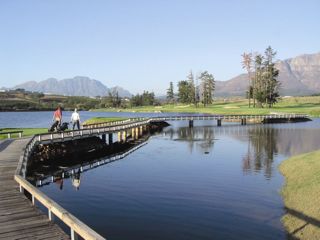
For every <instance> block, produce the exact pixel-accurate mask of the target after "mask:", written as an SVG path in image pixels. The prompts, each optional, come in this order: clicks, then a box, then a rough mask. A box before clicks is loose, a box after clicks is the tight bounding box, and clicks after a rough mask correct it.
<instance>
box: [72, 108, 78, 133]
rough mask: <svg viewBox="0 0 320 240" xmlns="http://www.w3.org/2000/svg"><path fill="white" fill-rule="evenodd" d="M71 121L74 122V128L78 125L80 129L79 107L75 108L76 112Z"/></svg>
mask: <svg viewBox="0 0 320 240" xmlns="http://www.w3.org/2000/svg"><path fill="white" fill-rule="evenodd" d="M71 122H72V125H73V126H72V129H73V130H74V127H75V126H76V125H77V127H78V130H80V116H79V113H78V112H77V109H76V108H75V109H74V112H73V113H72V115H71Z"/></svg>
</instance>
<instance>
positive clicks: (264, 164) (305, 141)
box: [231, 126, 320, 178]
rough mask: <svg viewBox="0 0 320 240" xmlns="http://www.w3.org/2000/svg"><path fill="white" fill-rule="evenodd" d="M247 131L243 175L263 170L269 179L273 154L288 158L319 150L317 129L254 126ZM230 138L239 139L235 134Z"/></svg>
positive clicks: (319, 132) (319, 138)
mask: <svg viewBox="0 0 320 240" xmlns="http://www.w3.org/2000/svg"><path fill="white" fill-rule="evenodd" d="M247 131H248V141H249V143H248V149H247V154H246V155H245V156H244V157H243V165H242V166H243V171H244V172H245V173H249V172H251V171H258V170H261V169H264V170H265V175H266V177H268V178H269V177H271V176H272V167H273V165H272V164H273V160H274V155H275V154H282V155H284V156H286V157H290V156H293V155H298V154H301V153H306V152H310V151H314V150H317V149H318V148H319V145H318V143H319V141H320V131H319V129H308V128H300V129H299V128H294V127H293V128H273V127H266V126H255V127H252V128H249V129H248V130H247ZM231 134H232V133H231ZM232 136H233V137H236V138H237V139H239V140H240V139H241V138H240V137H239V136H236V135H235V134H232ZM241 140H242V139H241Z"/></svg>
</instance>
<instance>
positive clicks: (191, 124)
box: [189, 120, 193, 128]
mask: <svg viewBox="0 0 320 240" xmlns="http://www.w3.org/2000/svg"><path fill="white" fill-rule="evenodd" d="M192 127H193V120H189V128H192Z"/></svg>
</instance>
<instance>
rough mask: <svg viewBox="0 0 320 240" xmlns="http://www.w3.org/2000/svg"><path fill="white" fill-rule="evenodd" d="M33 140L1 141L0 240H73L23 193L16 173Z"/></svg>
mask: <svg viewBox="0 0 320 240" xmlns="http://www.w3.org/2000/svg"><path fill="white" fill-rule="evenodd" d="M28 141H29V139H20V140H15V141H13V140H7V141H4V142H2V143H1V144H0V239H59V240H61V239H70V237H69V236H68V235H67V234H66V233H65V232H63V231H62V229H61V228H60V227H58V226H57V225H56V224H54V223H53V222H51V221H50V220H49V219H48V217H47V216H46V215H44V214H43V213H42V212H40V210H38V209H37V208H36V207H35V206H33V205H32V203H31V201H30V200H28V199H27V197H26V196H25V195H24V194H22V193H20V192H19V187H18V184H17V182H16V181H14V174H15V171H16V168H17V165H18V161H19V158H20V155H21V152H22V150H23V148H24V147H25V145H26V144H27V142H28Z"/></svg>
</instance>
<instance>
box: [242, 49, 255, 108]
mask: <svg viewBox="0 0 320 240" xmlns="http://www.w3.org/2000/svg"><path fill="white" fill-rule="evenodd" d="M241 56H242V68H245V69H246V70H247V73H248V80H249V84H248V93H247V97H248V101H249V108H250V105H251V97H252V94H251V90H252V88H253V87H252V83H251V81H252V79H251V75H252V53H243V54H242V55H241Z"/></svg>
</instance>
